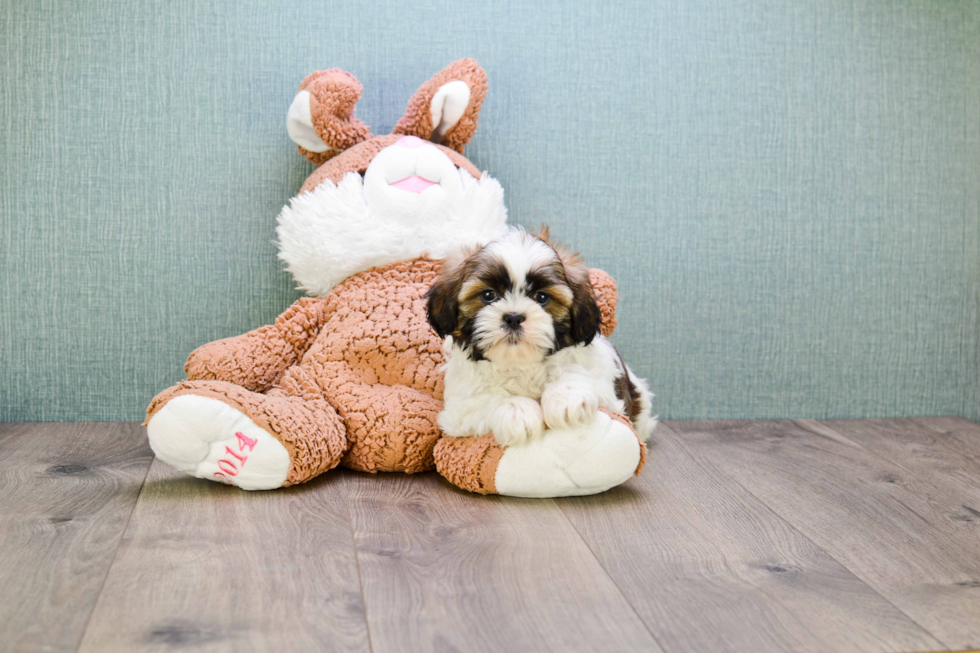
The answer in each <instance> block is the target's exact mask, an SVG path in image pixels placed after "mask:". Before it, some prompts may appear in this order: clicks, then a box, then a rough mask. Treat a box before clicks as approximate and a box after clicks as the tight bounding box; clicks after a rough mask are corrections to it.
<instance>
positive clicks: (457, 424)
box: [426, 228, 656, 446]
mask: <svg viewBox="0 0 980 653" xmlns="http://www.w3.org/2000/svg"><path fill="white" fill-rule="evenodd" d="M426 297H427V298H428V317H429V323H430V324H431V325H432V328H433V329H435V331H436V333H438V334H439V336H440V337H442V338H446V345H445V348H446V357H447V362H446V367H445V370H446V378H445V384H446V390H445V395H444V398H445V408H444V410H443V411H442V412H441V413H440V414H439V426H440V428H441V429H442V430H443V432H444V433H445V434H446V435H449V436H452V437H466V436H471V435H476V436H479V435H486V434H487V433H491V432H492V433H493V435H494V437H495V438H496V439H497V442H499V443H500V444H501V445H502V446H510V445H516V444H520V443H522V442H525V441H526V440H528V439H530V438H534V437H537V436H539V435H541V434H542V433H543V432H544V430H545V429H546V428H552V429H561V428H567V427H575V426H579V425H583V424H587V423H590V422H591V421H592V420H593V418H594V417H595V413H596V410H597V409H598V407H599V406H603V407H605V408H607V409H609V410H611V411H615V412H618V413H621V414H623V415H626V416H627V417H629V419H630V420H631V421H632V423H633V427H634V428H635V429H636V432H637V433H638V434H639V436H640V437H641V438H642V439H644V440H646V439H647V438H648V437H649V435H650V433H651V431H653V428H654V426H655V425H656V420H655V419H654V418H653V417H652V416H651V415H650V404H651V399H652V397H653V395H652V394H651V393H650V391H649V390H648V389H647V385H646V382H645V381H644V380H643V379H640V378H637V377H636V376H635V375H634V374H633V372H632V371H631V370H630V369H629V367H627V365H626V364H625V363H624V362H623V359H622V357H621V356H620V355H619V352H617V351H616V349H615V348H614V347H613V346H612V345H611V344H610V343H609V341H608V340H607V339H606V338H605V337H604V336H602V335H601V334H600V333H599V326H600V320H601V315H600V312H599V306H598V305H597V304H596V300H595V296H594V294H593V291H592V286H591V284H590V283H589V273H588V270H587V269H586V268H585V267H584V266H583V265H582V262H581V260H580V259H579V257H578V256H577V255H575V254H571V253H569V252H567V251H565V250H564V249H562V248H558V249H556V248H555V247H553V246H552V245H551V243H550V242H549V239H548V231H547V228H545V229H544V230H543V231H542V233H541V235H540V236H534V235H531V234H528V233H526V232H525V231H524V230H523V229H519V228H518V229H511V230H510V231H509V232H508V233H507V234H506V235H505V236H503V237H502V238H501V239H499V240H496V241H493V242H491V243H489V244H488V245H486V246H485V247H483V248H481V249H479V250H476V251H471V252H468V253H467V254H464V256H463V257H460V258H459V259H457V260H449V261H447V262H446V264H445V265H444V266H443V269H442V272H441V274H440V276H439V278H438V279H437V280H436V282H435V284H434V285H433V286H432V288H431V289H430V290H429V292H428V293H427V295H426Z"/></svg>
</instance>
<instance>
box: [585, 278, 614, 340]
mask: <svg viewBox="0 0 980 653" xmlns="http://www.w3.org/2000/svg"><path fill="white" fill-rule="evenodd" d="M589 283H591V284H592V292H593V293H594V294H595V301H596V303H597V304H598V305H599V312H600V313H601V314H602V326H600V327H599V332H600V333H602V335H604V336H606V337H607V338H608V337H609V336H611V335H612V332H613V331H614V330H615V329H616V302H617V301H619V295H618V294H617V293H616V281H615V280H614V279H613V278H612V277H610V276H609V275H608V274H606V273H605V272H603V271H602V270H599V269H596V268H593V269H591V270H589Z"/></svg>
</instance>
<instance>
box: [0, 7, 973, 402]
mask: <svg viewBox="0 0 980 653" xmlns="http://www.w3.org/2000/svg"><path fill="white" fill-rule="evenodd" d="M0 55H2V56H0V155H2V156H0V221H2V224H0V270H2V279H0V408H2V413H0V418H2V419H3V420H133V419H140V418H141V417H142V415H143V410H144V407H145V406H146V404H147V403H148V402H149V400H150V399H151V397H152V396H153V395H154V394H155V393H156V392H157V391H159V390H162V389H164V388H166V387H167V386H168V385H170V384H172V383H174V382H176V381H177V380H179V379H181V378H182V364H183V361H184V358H185V357H186V355H187V353H188V352H190V351H191V350H192V349H193V348H194V347H196V346H198V345H200V344H201V343H204V342H207V341H209V340H213V339H215V338H221V337H224V336H229V335H234V334H237V333H241V332H244V331H246V330H248V329H251V328H254V327H257V326H259V325H262V324H265V323H268V322H270V321H272V320H273V319H274V318H275V317H276V315H277V314H278V313H279V312H280V311H282V310H283V309H285V308H286V307H287V306H288V305H289V304H290V302H291V301H293V300H294V299H295V298H296V297H298V296H299V295H298V293H297V292H296V291H294V290H293V284H292V282H291V279H290V278H289V277H288V275H286V274H285V273H284V272H283V271H282V270H281V267H280V265H279V263H278V261H277V260H276V257H275V255H276V250H275V246H274V244H273V239H274V237H275V231H274V227H275V217H276V215H277V213H278V211H279V209H280V207H281V206H282V205H283V204H284V203H285V202H286V201H287V200H288V199H289V198H290V196H291V195H293V194H294V193H295V192H296V190H297V189H298V188H299V186H300V185H301V183H302V181H303V179H304V178H305V177H306V176H307V174H309V172H310V171H311V166H310V165H309V164H307V163H306V162H305V161H304V160H303V159H302V158H301V157H300V156H299V155H298V154H297V153H296V151H295V148H294V147H293V145H292V144H291V142H290V141H289V140H288V139H287V136H286V132H285V127H284V121H285V115H286V109H287V107H288V106H289V103H290V100H291V99H292V97H293V94H294V93H295V90H296V87H297V85H298V84H299V82H300V80H301V79H302V78H303V77H304V76H305V75H306V74H307V73H309V72H312V71H314V70H317V69H322V68H329V67H339V68H343V69H345V70H348V71H350V72H352V73H353V74H354V75H356V76H357V77H358V78H359V79H360V80H361V82H362V83H363V84H364V86H365V93H364V96H363V98H362V100H361V102H360V105H359V109H358V115H359V116H360V117H361V118H362V119H364V120H365V121H366V122H367V123H368V124H370V125H371V126H372V127H373V128H374V130H375V133H387V131H388V130H390V128H391V127H392V126H393V124H394V123H395V121H396V120H397V118H398V117H399V116H400V115H401V113H402V110H403V109H404V106H405V103H406V101H407V99H408V98H409V96H410V95H411V94H412V92H413V91H414V90H415V89H416V88H417V87H418V85H419V84H421V83H422V82H423V81H425V80H426V79H428V77H429V76H430V75H432V74H433V73H435V72H436V71H438V70H440V69H441V68H442V67H443V66H444V65H446V64H447V63H449V62H450V61H452V60H454V59H456V58H459V57H464V56H472V57H476V58H477V59H478V60H479V61H480V63H481V64H482V65H483V66H484V68H485V69H486V70H487V73H488V75H489V78H490V94H489V97H488V99H487V101H486V103H485V105H484V109H483V113H482V115H481V119H480V121H481V127H480V130H479V131H478V133H477V135H476V137H475V138H474V140H473V142H472V143H471V145H470V146H469V148H468V150H467V155H468V156H469V157H470V159H471V160H473V161H474V163H476V165H477V166H479V167H481V168H484V169H487V170H489V171H490V172H491V173H492V174H493V175H494V176H496V177H497V178H498V179H500V181H501V183H502V184H503V186H504V188H505V190H506V192H507V197H508V205H509V207H510V211H511V217H512V221H514V222H518V223H525V224H534V225H536V224H538V223H540V222H542V221H545V222H548V223H550V224H551V225H552V227H553V233H555V234H556V235H558V236H559V237H561V238H562V239H564V240H566V241H568V242H570V243H572V244H574V245H575V246H577V247H578V248H579V249H580V250H581V251H582V252H583V253H584V254H585V256H586V258H587V260H588V261H589V262H590V263H591V264H593V265H594V266H598V267H602V268H604V269H606V270H608V271H609V272H610V273H612V274H613V275H614V276H615V277H616V278H617V279H618V281H619V283H620V289H621V294H622V301H621V304H620V307H621V310H620V327H619V330H618V332H617V335H616V336H615V341H616V343H617V345H618V346H619V347H620V348H621V350H622V351H623V353H624V356H625V358H626V359H627V360H628V361H629V362H630V363H631V364H632V365H633V367H634V368H636V370H637V371H638V372H639V373H641V374H643V375H645V376H647V377H649V380H650V384H651V386H652V387H653V389H654V390H655V391H656V392H657V393H658V395H659V396H658V400H657V403H656V410H657V411H658V412H659V413H660V414H661V415H662V416H665V417H668V418H675V419H676V418H699V417H705V418H720V417H786V416H795V417H856V416H877V415H937V414H960V415H965V416H967V417H971V418H973V419H978V418H980V3H977V2H917V1H910V2H885V1H874V0H868V1H866V2H861V1H856V0H855V1H847V2H840V1H836V0H802V1H801V0H794V1H792V2H789V1H787V2H750V1H747V0H738V1H728V2H715V1H713V0H711V1H704V2H695V1H684V2H665V3H651V2H649V1H648V0H621V1H610V0H607V1H604V2H594V3H576V2H544V1H535V2H530V1H529V2H496V3H493V4H492V5H488V6H480V3H460V2H436V1H428V0H427V1H420V2H412V3H405V2H390V3H383V2H372V3H358V2H350V1H346V2H333V1H329V2H310V1H307V0H298V1H295V2H279V1H276V2H272V1H267V2H263V1H259V0H246V1H237V0H236V1H235V2H231V1H225V0H222V1H219V2H212V3H198V2H185V1H173V2H171V1H168V2H156V1H140V2H134V1H133V0H98V1H96V2H84V1H81V2H63V1H50V0H49V1H46V2H36V1H30V2H26V1H15V0H0Z"/></svg>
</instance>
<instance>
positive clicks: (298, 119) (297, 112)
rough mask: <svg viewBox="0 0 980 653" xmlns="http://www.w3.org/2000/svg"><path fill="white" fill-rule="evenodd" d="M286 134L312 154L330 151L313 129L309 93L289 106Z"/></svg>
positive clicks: (301, 94) (300, 96) (297, 97)
mask: <svg viewBox="0 0 980 653" xmlns="http://www.w3.org/2000/svg"><path fill="white" fill-rule="evenodd" d="M457 120H459V119H458V118H457ZM286 133H288V134H289V138H291V139H292V141H293V142H294V143H296V144H297V145H299V146H300V147H302V148H303V149H305V150H309V151H310V152H326V151H327V150H329V149H330V146H328V145H327V144H326V143H324V142H323V140H321V139H320V137H319V136H317V133H316V130H315V129H313V114H312V113H311V112H310V92H309V91H300V92H299V93H297V94H296V97H295V98H293V103H292V104H290V105H289V111H288V112H287V113H286Z"/></svg>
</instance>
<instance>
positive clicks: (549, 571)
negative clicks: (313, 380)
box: [0, 418, 980, 653]
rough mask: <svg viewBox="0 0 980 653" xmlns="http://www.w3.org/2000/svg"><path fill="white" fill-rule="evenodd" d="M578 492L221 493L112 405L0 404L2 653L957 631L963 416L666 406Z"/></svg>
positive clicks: (842, 646)
mask: <svg viewBox="0 0 980 653" xmlns="http://www.w3.org/2000/svg"><path fill="white" fill-rule="evenodd" d="M654 439H655V440H656V444H655V446H653V447H652V450H651V454H650V457H649V462H648V463H647V467H646V470H645V471H644V473H643V474H642V475H641V476H640V477H638V478H634V479H632V480H631V481H630V482H628V483H627V484H626V485H624V486H622V487H620V488H617V489H615V490H612V491H610V492H607V493H605V494H603V495H599V496H596V497H586V498H579V499H561V500H524V499H510V498H503V497H480V496H476V495H471V494H467V493H465V492H462V491H460V490H457V489H455V488H453V487H452V486H450V485H448V484H447V483H446V482H445V481H443V480H442V479H441V478H440V477H439V476H437V475H435V474H423V475H418V476H403V475H378V476H371V475H368V474H357V473H351V472H344V471H333V472H330V473H328V474H325V475H324V476H322V477H321V478H320V479H318V480H316V481H314V482H312V483H309V484H306V485H303V486H299V487H295V488H290V489H286V490H277V491H272V492H260V493H246V492H242V491H240V490H237V489H235V488H231V487H225V486H222V485H218V484H216V483H210V482H206V481H199V480H195V479H192V478H189V477H187V476H184V475H182V474H180V473H178V472H175V471H174V470H172V469H171V468H170V467H168V466H167V465H165V464H163V463H160V462H159V461H155V460H154V459H153V456H152V453H151V452H150V450H149V448H148V447H147V444H146V438H145V434H144V432H143V429H142V428H141V427H139V426H138V425H135V424H0V650H3V651H8V650H9V651H47V650H82V651H98V652H102V651H143V650H147V651H157V650H159V651H164V650H206V651H211V650H214V651H232V650H234V651H247V650H262V651H277V652H278V651H329V650H338V651H341V650H342V651H367V650H373V651H630V650H640V651H667V652H668V653H670V652H674V651H692V652H698V653H705V652H710V653H714V652H718V651H752V652H753V653H754V652H758V651H820V652H825V651H862V652H864V651H937V650H964V649H970V648H980V426H978V425H976V424H973V423H971V422H967V421H965V420H961V419H955V418H949V419H945V418H942V419H896V420H861V421H841V422H817V421H808V420H802V421H772V422H668V423H666V424H663V425H661V426H660V427H659V428H658V430H657V432H656V434H655V436H654Z"/></svg>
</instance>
